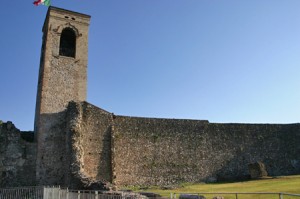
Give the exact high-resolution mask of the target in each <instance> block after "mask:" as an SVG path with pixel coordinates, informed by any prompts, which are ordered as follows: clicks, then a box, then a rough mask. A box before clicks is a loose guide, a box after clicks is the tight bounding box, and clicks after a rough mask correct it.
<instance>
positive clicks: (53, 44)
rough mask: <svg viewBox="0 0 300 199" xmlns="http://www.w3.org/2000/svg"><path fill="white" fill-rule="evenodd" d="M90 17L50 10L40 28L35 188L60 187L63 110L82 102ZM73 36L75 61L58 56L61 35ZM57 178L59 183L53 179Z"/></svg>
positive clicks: (62, 176)
mask: <svg viewBox="0 0 300 199" xmlns="http://www.w3.org/2000/svg"><path fill="white" fill-rule="evenodd" d="M89 21H90V16H88V15H84V14H80V13H76V12H71V11H67V10H63V9H58V8H55V7H50V8H49V10H48V13H47V16H46V20H45V23H44V26H43V45H42V52H41V62H40V72H39V82H38V92H37V103H36V116H35V133H36V136H37V144H38V146H37V147H38V150H37V169H36V177H37V181H38V183H39V184H64V183H65V180H66V175H65V173H66V171H67V170H68V165H67V157H66V148H65V147H62V146H65V143H66V140H65V138H66V135H65V134H66V132H65V131H64V125H65V113H64V110H65V108H66V106H67V104H68V102H69V101H71V100H75V101H83V100H85V99H86V84H87V58H88V28H89ZM65 30H68V31H69V32H71V33H73V34H74V36H75V38H74V39H75V49H73V50H75V57H70V56H64V55H62V54H60V52H61V50H60V49H61V48H62V42H65V43H67V46H68V45H69V44H68V43H70V41H69V40H66V41H62V35H63V31H65ZM58 176H59V179H57V178H58Z"/></svg>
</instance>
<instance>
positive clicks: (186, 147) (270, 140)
mask: <svg viewBox="0 0 300 199" xmlns="http://www.w3.org/2000/svg"><path fill="white" fill-rule="evenodd" d="M299 142H300V124H290V125H272V124H214V123H208V122H207V121H197V120H174V119H153V118H134V117H123V116H117V117H116V119H115V120H114V127H113V147H114V148H113V152H114V154H113V157H114V159H113V161H114V163H113V164H114V174H115V176H116V178H115V179H114V182H115V183H116V184H118V185H166V184H176V183H181V182H200V181H207V180H212V179H213V180H234V179H243V178H247V177H248V175H249V173H248V164H249V163H253V162H255V161H262V162H263V163H265V165H266V167H267V170H268V172H269V174H270V175H289V174H296V173H298V174H299V173H300V158H299V154H300V145H299Z"/></svg>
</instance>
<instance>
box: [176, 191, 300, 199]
mask: <svg viewBox="0 0 300 199" xmlns="http://www.w3.org/2000/svg"><path fill="white" fill-rule="evenodd" d="M201 196H204V197H205V198H206V199H213V198H224V199H250V198H255V199H264V198H268V199H299V198H300V194H292V193H276V192H274V193H272V192H252V193H251V192H243V193H238V192H225V193H224V192H223V193H221V192H218V193H217V192H215V193H211V192H204V193H189V194H187V193H171V196H170V198H171V199H177V198H178V199H202V197H201Z"/></svg>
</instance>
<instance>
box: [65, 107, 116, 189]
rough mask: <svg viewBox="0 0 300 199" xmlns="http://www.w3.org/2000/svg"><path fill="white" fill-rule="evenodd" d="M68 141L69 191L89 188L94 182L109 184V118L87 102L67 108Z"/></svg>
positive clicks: (104, 112) (110, 165)
mask: <svg viewBox="0 0 300 199" xmlns="http://www.w3.org/2000/svg"><path fill="white" fill-rule="evenodd" d="M67 117H68V124H67V129H68V137H69V138H68V139H69V140H70V151H71V154H72V155H71V159H70V163H69V165H72V166H71V175H70V176H71V178H70V179H69V182H68V185H69V186H70V187H74V188H75V187H76V188H78V187H79V188H81V187H83V188H84V187H91V185H93V186H95V187H96V188H97V187H98V188H99V186H100V187H101V185H94V183H96V182H99V181H101V182H111V181H112V164H111V154H112V153H111V123H112V114H111V113H108V112H106V111H104V110H102V109H100V108H98V107H95V106H93V105H91V104H89V103H87V102H80V103H76V102H71V103H69V106H68V116H67Z"/></svg>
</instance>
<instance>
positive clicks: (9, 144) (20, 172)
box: [0, 122, 36, 187]
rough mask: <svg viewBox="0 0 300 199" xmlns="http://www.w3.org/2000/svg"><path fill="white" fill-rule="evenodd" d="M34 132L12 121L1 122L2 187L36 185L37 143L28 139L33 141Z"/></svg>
mask: <svg viewBox="0 0 300 199" xmlns="http://www.w3.org/2000/svg"><path fill="white" fill-rule="evenodd" d="M22 134H24V135H22ZM32 134H33V132H26V133H22V132H20V130H19V129H17V128H16V127H15V126H14V124H12V123H11V122H7V123H2V124H0V187H16V186H33V185H36V183H35V162H36V144H35V143H33V142H29V141H26V140H31V141H33V140H32V137H33V136H32ZM22 137H23V138H25V139H26V140H24V139H23V138H22Z"/></svg>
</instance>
